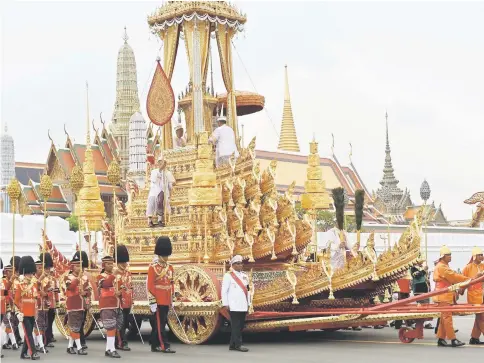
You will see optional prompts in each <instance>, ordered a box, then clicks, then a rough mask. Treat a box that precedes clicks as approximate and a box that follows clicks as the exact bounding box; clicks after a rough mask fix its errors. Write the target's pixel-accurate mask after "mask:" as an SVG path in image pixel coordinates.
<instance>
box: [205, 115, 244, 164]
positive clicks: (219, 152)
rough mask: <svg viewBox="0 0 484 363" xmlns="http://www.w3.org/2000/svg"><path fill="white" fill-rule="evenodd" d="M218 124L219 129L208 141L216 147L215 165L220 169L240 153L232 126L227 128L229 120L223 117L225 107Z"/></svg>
mask: <svg viewBox="0 0 484 363" xmlns="http://www.w3.org/2000/svg"><path fill="white" fill-rule="evenodd" d="M217 123H218V127H217V128H216V129H215V130H214V131H213V133H212V135H211V136H210V138H209V140H208V141H209V142H210V143H212V144H213V145H215V147H216V153H215V154H216V159H215V165H216V166H217V167H219V166H222V165H224V164H227V163H228V162H229V159H230V157H231V156H232V154H235V157H236V158H237V157H238V156H239V152H238V150H237V145H236V144H235V133H234V130H232V128H231V127H230V126H227V118H226V117H225V116H223V107H222V111H221V112H220V117H219V118H218V119H217Z"/></svg>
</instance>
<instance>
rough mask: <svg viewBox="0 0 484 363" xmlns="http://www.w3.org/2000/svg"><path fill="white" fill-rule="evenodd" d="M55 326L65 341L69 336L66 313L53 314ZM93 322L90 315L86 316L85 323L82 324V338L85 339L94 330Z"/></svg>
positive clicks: (69, 330)
mask: <svg viewBox="0 0 484 363" xmlns="http://www.w3.org/2000/svg"><path fill="white" fill-rule="evenodd" d="M55 325H56V326H57V329H58V330H59V332H60V333H61V334H62V335H63V336H64V337H65V338H66V339H67V338H69V336H70V334H71V329H69V325H67V313H66V312H65V311H63V312H58V313H57V314H55ZM94 326H95V325H94V321H93V319H92V315H91V314H87V316H86V322H85V323H84V336H85V337H86V338H87V337H88V336H89V334H91V333H92V331H93V330H94Z"/></svg>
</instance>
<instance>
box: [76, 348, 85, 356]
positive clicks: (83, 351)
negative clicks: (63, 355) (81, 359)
mask: <svg viewBox="0 0 484 363" xmlns="http://www.w3.org/2000/svg"><path fill="white" fill-rule="evenodd" d="M77 354H79V355H87V352H86V349H85V348H81V349H79V350H78V351H77Z"/></svg>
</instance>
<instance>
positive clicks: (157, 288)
mask: <svg viewBox="0 0 484 363" xmlns="http://www.w3.org/2000/svg"><path fill="white" fill-rule="evenodd" d="M174 288H175V286H174V284H173V266H171V265H166V266H162V265H160V264H159V263H158V262H156V263H153V264H151V265H150V267H149V268H148V292H149V294H151V295H152V296H154V297H155V298H156V304H157V305H171V295H172V293H173V292H174Z"/></svg>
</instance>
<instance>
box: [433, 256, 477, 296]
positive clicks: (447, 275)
mask: <svg viewBox="0 0 484 363" xmlns="http://www.w3.org/2000/svg"><path fill="white" fill-rule="evenodd" d="M467 280H469V278H468V277H466V276H464V275H461V274H458V273H457V272H455V271H453V270H452V269H451V268H450V267H449V265H448V264H447V263H445V262H444V261H439V263H438V264H437V266H436V267H435V270H434V281H435V289H436V290H439V289H443V288H445V287H449V286H451V285H453V284H457V283H459V282H464V281H467ZM433 300H434V302H436V303H447V304H453V303H454V292H452V291H449V292H446V293H445V294H442V295H437V296H434V297H433Z"/></svg>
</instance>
